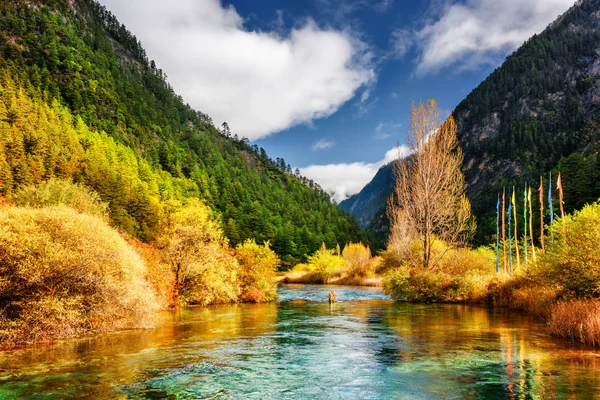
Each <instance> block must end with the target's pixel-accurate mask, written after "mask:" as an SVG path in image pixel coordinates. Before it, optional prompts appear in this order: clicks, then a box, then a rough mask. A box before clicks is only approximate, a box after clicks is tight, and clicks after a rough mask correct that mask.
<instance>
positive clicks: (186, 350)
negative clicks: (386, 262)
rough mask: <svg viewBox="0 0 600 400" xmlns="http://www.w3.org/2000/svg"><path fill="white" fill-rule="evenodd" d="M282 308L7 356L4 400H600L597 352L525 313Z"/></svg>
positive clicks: (343, 294) (180, 321)
mask: <svg viewBox="0 0 600 400" xmlns="http://www.w3.org/2000/svg"><path fill="white" fill-rule="evenodd" d="M332 289H333V290H335V291H336V292H337V298H338V300H339V302H338V303H336V304H332V305H330V304H328V303H327V295H328V293H329V290H332ZM279 295H280V300H279V302H277V303H272V304H239V305H231V306H218V307H208V308H197V309H187V310H183V311H180V312H178V313H176V312H173V313H165V314H163V315H161V316H160V322H159V323H160V327H159V328H156V329H147V330H136V331H126V332H119V333H115V334H109V335H102V336H97V337H93V338H85V339H78V340H68V341H63V342H59V343H56V344H53V345H50V346H36V347H31V348H27V349H21V350H16V351H10V352H2V353H0V398H7V399H12V398H52V399H63V398H92V399H104V398H107V399H109V398H110V399H112V398H117V399H120V398H123V399H127V398H136V399H163V398H168V399H188V398H189V399H194V398H209V399H240V398H248V399H292V398H293V399H296V398H298V399H438V398H441V399H505V398H509V399H528V398H534V399H538V398H539V399H546V398H569V399H571V398H573V399H586V398H590V399H593V398H599V399H600V352H597V351H595V350H594V349H592V348H585V347H581V346H578V345H572V344H568V343H565V342H563V341H560V340H556V339H553V338H551V337H549V336H547V335H546V334H545V332H544V329H543V324H542V323H540V322H538V321H535V320H533V319H531V318H530V317H526V316H523V315H521V314H519V313H514V312H509V311H507V310H489V309H487V308H480V307H472V306H462V305H417V304H404V303H395V302H393V301H391V300H389V299H388V298H387V297H386V296H385V295H383V293H382V292H381V291H380V290H379V289H370V288H352V287H339V286H335V287H328V286H315V285H285V286H281V287H280V289H279Z"/></svg>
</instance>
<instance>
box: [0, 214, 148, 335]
mask: <svg viewBox="0 0 600 400" xmlns="http://www.w3.org/2000/svg"><path fill="white" fill-rule="evenodd" d="M146 275H147V270H146V267H145V265H144V262H143V260H142V259H141V258H140V256H139V255H138V254H137V253H136V252H135V251H134V250H133V249H132V248H131V246H129V244H128V243H127V242H126V241H125V240H124V239H123V238H122V237H121V236H120V235H119V234H118V233H117V232H116V231H115V230H114V229H112V228H111V227H110V226H108V224H107V223H106V222H105V221H104V220H103V219H101V218H98V217H95V216H90V215H84V214H80V213H78V212H77V211H75V210H74V209H72V208H69V207H65V206H59V207H48V208H24V207H2V208H0V309H2V317H1V318H0V342H2V344H4V345H10V344H21V343H32V342H41V341H49V340H53V339H58V338H67V337H74V336H79V335H84V334H90V333H98V332H107V331H112V330H118V329H125V328H133V327H144V326H148V325H149V324H150V322H151V320H150V317H151V315H152V314H151V313H152V312H153V311H154V310H156V309H157V308H158V302H157V300H156V297H155V295H154V291H153V290H152V288H151V287H150V285H149V284H148V282H147V281H146Z"/></svg>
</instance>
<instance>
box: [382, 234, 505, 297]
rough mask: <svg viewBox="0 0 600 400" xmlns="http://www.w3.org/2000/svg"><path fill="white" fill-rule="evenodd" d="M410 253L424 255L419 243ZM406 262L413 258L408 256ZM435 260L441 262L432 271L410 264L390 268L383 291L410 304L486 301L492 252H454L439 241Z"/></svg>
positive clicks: (491, 270)
mask: <svg viewBox="0 0 600 400" xmlns="http://www.w3.org/2000/svg"><path fill="white" fill-rule="evenodd" d="M409 249H410V251H411V252H417V253H419V252H420V251H422V247H421V245H420V244H419V243H412V244H411V245H410V247H409ZM404 259H405V260H411V259H413V258H412V256H410V255H406V256H405V258H404ZM432 259H437V260H438V261H437V263H436V264H435V265H434V267H432V268H423V267H422V266H421V265H420V264H417V265H414V264H410V263H409V262H408V261H404V262H403V263H402V264H400V265H396V266H394V267H388V271H387V272H386V274H385V275H384V282H383V285H384V290H385V291H386V292H387V293H389V294H390V295H391V296H392V297H394V298H397V299H402V300H408V301H422V302H436V301H447V302H470V303H483V302H486V301H487V297H488V296H487V294H488V285H489V284H490V282H491V281H492V279H493V278H494V264H493V259H494V255H493V252H492V251H491V250H490V249H487V248H480V249H476V250H470V249H462V248H460V249H452V248H448V247H446V245H445V243H444V242H441V241H436V243H435V246H434V247H433V248H432ZM389 260H390V258H388V261H387V262H389Z"/></svg>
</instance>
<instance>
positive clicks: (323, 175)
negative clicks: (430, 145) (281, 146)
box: [300, 146, 410, 203]
mask: <svg viewBox="0 0 600 400" xmlns="http://www.w3.org/2000/svg"><path fill="white" fill-rule="evenodd" d="M409 153H410V151H409V148H408V147H406V146H400V147H395V148H393V149H391V150H389V151H387V152H386V153H385V156H384V158H383V160H381V161H378V162H375V163H364V162H355V163H342V164H329V165H310V166H308V167H306V168H300V173H301V174H302V175H304V176H306V177H307V178H310V179H312V180H314V181H315V182H317V183H318V184H319V185H321V187H322V188H323V189H324V190H325V191H327V192H329V193H330V194H331V197H332V199H333V200H335V201H336V202H337V203H339V202H341V201H343V200H345V199H347V198H348V197H350V196H352V195H353V194H355V193H358V192H360V190H361V189H362V188H364V187H365V185H366V184H367V183H369V182H370V181H371V180H372V179H373V177H374V176H375V174H376V173H377V170H379V168H381V167H382V166H383V165H385V164H388V163H390V162H392V161H394V160H395V159H397V158H398V157H399V156H401V157H406V156H407V155H408V154H409Z"/></svg>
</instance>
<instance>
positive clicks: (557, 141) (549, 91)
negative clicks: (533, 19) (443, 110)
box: [343, 0, 600, 243]
mask: <svg viewBox="0 0 600 400" xmlns="http://www.w3.org/2000/svg"><path fill="white" fill-rule="evenodd" d="M432 96H433V97H435V93H432ZM453 115H454V117H455V119H456V122H457V125H458V132H457V134H458V139H459V142H460V145H461V147H462V149H463V152H464V155H465V161H464V164H463V172H464V174H465V181H466V184H467V193H468V195H469V198H470V200H471V203H472V206H473V211H474V213H475V215H476V216H477V217H478V220H479V224H478V225H479V231H478V240H479V242H481V243H486V242H489V240H490V239H491V236H492V235H493V233H494V229H495V228H493V227H492V223H491V222H490V220H491V219H493V218H494V215H495V214H494V213H495V201H496V200H495V199H496V194H497V192H498V191H499V190H501V189H502V187H511V186H513V185H517V186H524V185H525V183H526V182H528V183H534V182H539V177H540V175H544V176H546V175H547V174H548V173H549V172H550V171H551V170H552V169H554V168H556V167H557V165H558V164H559V161H560V160H561V159H563V158H566V157H568V156H569V155H571V154H577V155H583V156H584V157H595V154H596V153H597V152H598V148H599V144H600V0H582V1H579V2H577V3H576V4H575V5H574V6H573V7H571V8H570V9H569V10H568V11H567V12H566V13H564V14H563V15H562V16H560V17H559V18H557V19H556V20H555V21H554V22H553V23H552V24H550V25H549V26H548V28H547V29H546V30H544V32H542V33H541V34H539V35H534V36H533V37H532V38H531V39H529V40H528V41H527V42H526V43H524V44H523V45H522V46H521V47H520V48H519V49H518V50H516V51H515V52H514V53H513V54H512V55H510V56H509V57H507V59H506V60H505V62H504V63H503V64H502V65H501V66H500V67H499V68H497V69H496V70H495V71H494V72H493V73H492V74H491V75H490V76H489V77H488V78H487V79H485V80H484V81H483V82H482V83H481V84H480V85H479V86H478V87H477V88H475V89H474V90H473V91H472V92H471V93H470V94H469V95H468V96H467V97H466V98H465V99H464V100H463V101H462V102H461V103H460V104H459V105H458V106H457V107H456V109H455V110H454V112H453ZM592 176H594V175H593V174H592ZM376 179H377V181H378V182H390V185H393V179H392V174H391V170H387V169H385V168H382V169H381V170H380V171H379V172H378V174H377V176H376ZM567 179H569V177H567ZM586 179H592V178H586ZM590 185H591V186H592V187H595V186H594V183H593V182H591V183H590ZM390 192H391V189H390V188H389V187H388V188H386V187H383V186H381V185H380V184H375V185H371V184H369V185H367V186H366V187H365V188H364V189H363V191H361V192H360V193H358V194H357V195H355V196H353V197H352V198H351V199H349V200H347V202H349V203H350V204H351V206H348V205H347V204H343V206H344V208H345V209H346V210H348V211H349V212H350V213H351V214H352V215H354V216H355V217H356V218H357V219H358V220H359V221H360V224H361V226H366V225H369V224H371V228H370V229H371V230H373V231H376V232H383V231H385V227H382V226H378V224H381V223H383V224H385V223H386V219H385V218H378V220H377V221H374V217H375V215H380V216H381V213H382V211H381V210H382V209H383V208H384V207H385V204H386V200H387V195H386V193H388V195H389V193H390ZM597 194H598V195H600V193H597ZM589 196H590V198H593V196H596V193H595V192H594V193H592V194H590V195H589ZM360 199H370V200H369V201H360ZM373 208H378V209H379V210H380V211H379V214H377V213H373V211H372V210H373Z"/></svg>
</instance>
